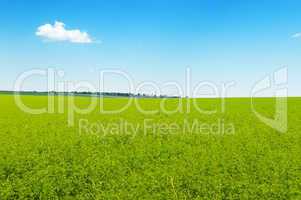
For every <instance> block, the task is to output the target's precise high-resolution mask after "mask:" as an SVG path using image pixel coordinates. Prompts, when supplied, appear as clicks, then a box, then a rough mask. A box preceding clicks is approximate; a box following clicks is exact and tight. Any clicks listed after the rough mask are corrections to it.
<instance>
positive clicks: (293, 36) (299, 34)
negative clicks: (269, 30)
mask: <svg viewBox="0 0 301 200" xmlns="http://www.w3.org/2000/svg"><path fill="white" fill-rule="evenodd" d="M292 38H301V33H295V34H294V35H292Z"/></svg>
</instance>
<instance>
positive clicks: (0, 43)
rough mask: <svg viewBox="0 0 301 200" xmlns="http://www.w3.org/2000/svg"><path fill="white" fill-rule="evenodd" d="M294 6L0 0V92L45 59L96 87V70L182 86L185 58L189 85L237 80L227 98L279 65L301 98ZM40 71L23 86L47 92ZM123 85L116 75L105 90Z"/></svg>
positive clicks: (274, 0)
mask: <svg viewBox="0 0 301 200" xmlns="http://www.w3.org/2000/svg"><path fill="white" fill-rule="evenodd" d="M300 8H301V1H299V0H288V1H285V0H248V1H244V0H236V1H234V0H227V1H226V0H169V1H167V0H150V1H146V0H145V1H143V0H112V1H109V0H107V1H102V0H85V1H84V0H74V1H71V0H51V1H50V0H49V1H47V0H46V1H34V0H28V1H25V0H1V1H0V27H1V31H0V68H1V79H0V80H1V81H0V90H12V89H13V85H14V82H15V80H16V79H17V77H18V75H20V74H21V73H22V72H24V71H28V70H31V69H34V68H39V69H47V68H49V67H52V68H56V69H59V70H63V71H64V72H65V76H64V77H62V78H61V79H60V80H61V81H81V80H87V81H90V82H92V83H94V84H96V85H97V84H98V79H99V73H98V72H99V71H100V70H102V69H121V70H123V71H125V72H127V73H128V74H129V75H130V76H131V77H132V79H133V82H134V83H135V84H136V85H137V84H139V83H141V82H143V81H153V82H155V83H157V84H158V86H159V87H161V86H163V83H165V82H167V81H177V82H178V83H179V84H180V85H181V86H183V88H184V85H185V70H186V68H187V67H188V66H189V68H190V70H191V82H192V83H191V85H192V87H193V86H195V85H196V84H197V83H198V82H200V81H210V82H212V83H214V84H216V85H217V86H219V85H220V84H221V83H223V82H230V81H235V82H236V85H235V86H234V87H233V88H231V89H230V92H229V94H228V96H249V93H250V90H251V88H252V86H253V85H254V84H255V83H256V81H258V80H260V79H261V78H263V77H265V76H266V75H267V74H270V73H273V72H274V71H275V70H277V69H279V68H280V67H283V66H285V67H288V91H289V95H291V96H300V95H301V86H300V85H301V80H300V76H301V34H299V33H301V12H300ZM56 21H57V22H59V23H57V26H55V22H56ZM61 23H64V24H65V26H64V25H63V24H61ZM46 24H48V25H46ZM39 27H40V29H38V28H39ZM41 27H42V28H41ZM44 79H45V78H44ZM44 79H43V78H41V77H36V78H34V77H33V78H32V79H30V80H28V81H27V82H26V84H25V85H24V90H45V89H46V83H45V80H44ZM126 85H127V84H125V81H124V80H119V79H118V78H116V77H115V79H112V80H110V81H108V84H107V85H106V90H108V91H126V90H127V87H126ZM162 90H163V92H164V93H167V94H172V93H173V92H172V89H168V88H165V89H162ZM145 91H146V92H147V89H145ZM150 91H151V89H150Z"/></svg>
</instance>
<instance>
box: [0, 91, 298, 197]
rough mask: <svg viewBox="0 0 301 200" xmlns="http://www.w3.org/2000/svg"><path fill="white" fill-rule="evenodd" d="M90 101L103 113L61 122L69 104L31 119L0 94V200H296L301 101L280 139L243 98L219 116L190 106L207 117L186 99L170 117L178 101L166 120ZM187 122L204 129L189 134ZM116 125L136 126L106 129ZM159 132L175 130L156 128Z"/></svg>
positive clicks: (210, 104) (39, 101)
mask: <svg viewBox="0 0 301 200" xmlns="http://www.w3.org/2000/svg"><path fill="white" fill-rule="evenodd" d="M69 98H71V97H69ZM22 99H23V101H24V102H25V104H26V105H28V106H29V105H30V106H31V107H35V108H42V107H45V106H47V104H48V98H47V97H46V96H22ZM90 100H91V99H90V98H89V97H76V98H75V105H76V106H78V107H80V108H85V107H86V106H87V105H88V104H89V102H90ZM97 101H98V102H100V101H103V105H104V107H102V106H100V105H98V106H97V107H96V108H95V109H93V111H92V112H90V113H87V114H77V113H72V112H71V114H70V110H72V107H70V106H69V107H68V102H69V100H68V97H54V102H53V103H52V105H53V108H54V110H53V112H51V113H46V114H37V115H33V114H29V113H25V112H23V111H21V110H20V108H19V107H17V106H16V104H15V101H14V97H13V96H12V95H9V94H7V95H5V94H2V95H0V110H1V112H0V199H1V200H2V199H210V200H212V199H296V200H297V199H301V112H300V111H301V98H289V99H288V131H287V132H286V133H280V132H278V131H276V130H274V129H273V128H271V127H269V126H267V125H266V124H264V123H263V122H261V121H260V120H258V118H257V117H256V116H255V114H254V113H253V112H252V110H251V100H250V99H249V98H229V99H226V100H225V103H224V106H225V107H224V110H223V109H222V105H223V104H222V100H221V99H198V100H197V104H198V105H199V107H200V108H202V109H203V110H207V111H213V110H215V111H216V112H214V113H211V114H206V113H200V112H198V111H197V110H196V109H195V108H194V107H193V106H192V100H191V99H185V100H183V99H168V100H166V107H167V108H168V109H169V110H173V109H175V108H177V105H178V103H179V101H183V102H182V106H181V107H180V108H181V109H180V110H179V111H176V112H174V113H166V112H163V111H162V110H160V109H159V107H160V101H162V100H161V99H137V102H138V103H139V105H140V106H141V108H143V109H144V110H149V111H150V110H155V112H153V113H150V114H147V113H141V112H139V110H138V108H137V107H136V106H134V104H132V105H131V106H130V107H129V108H127V109H126V110H124V111H123V112H121V113H119V114H104V113H101V110H102V109H103V108H105V110H116V109H117V108H121V107H122V106H123V105H125V104H126V102H127V101H128V99H126V98H104V99H97ZM61 102H63V103H61ZM187 105H188V106H187ZM189 106H190V110H189V109H188V108H187V107H189ZM254 107H255V108H256V110H258V112H260V113H262V114H263V115H265V116H273V114H274V109H275V99H273V98H258V99H256V100H255V101H254ZM101 108H102V109H101ZM73 114H74V115H73ZM70 116H72V117H73V119H72V120H73V121H72V122H73V126H70V124H68V119H69V122H70ZM145 120H148V123H150V124H152V125H154V127H152V128H149V127H147V126H146V124H145ZM195 121H198V122H199V125H202V124H203V125H208V126H207V128H206V126H202V127H201V128H193V127H192V128H191V127H190V128H189V124H193V123H194V122H195ZM81 122H85V127H84V128H82V127H80V126H79V124H80V123H81ZM124 123H127V124H131V125H133V126H134V125H135V126H136V125H137V127H139V128H138V129H135V131H133V130H132V129H130V130H127V131H125V130H124V129H123V128H120V129H118V127H117V128H116V127H114V125H116V124H117V125H118V124H124ZM185 123H188V127H185V126H186V125H185ZM164 124H170V125H172V124H177V125H178V126H179V127H176V128H175V127H174V128H173V129H166V127H165V128H164V127H163V128H162V127H157V126H159V125H164ZM208 127H209V129H210V130H209V129H208ZM216 127H224V128H222V129H223V130H224V131H223V130H218V129H216ZM229 128H230V129H229ZM229 130H230V131H229Z"/></svg>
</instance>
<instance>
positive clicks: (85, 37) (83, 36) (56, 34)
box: [36, 21, 93, 43]
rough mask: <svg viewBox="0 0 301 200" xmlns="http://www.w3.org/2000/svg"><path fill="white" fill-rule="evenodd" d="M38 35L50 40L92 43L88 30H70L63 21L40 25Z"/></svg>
mask: <svg viewBox="0 0 301 200" xmlns="http://www.w3.org/2000/svg"><path fill="white" fill-rule="evenodd" d="M36 35H37V36H39V37H41V38H44V39H46V40H50V41H56V42H60V41H66V42H71V43H92V42H93V40H92V39H91V37H90V36H89V34H88V33H87V32H83V31H81V30H79V29H73V30H71V29H70V30H68V29H66V28H65V24H64V23H63V22H59V21H56V22H55V23H54V25H51V24H44V25H42V26H40V27H38V29H37V31H36Z"/></svg>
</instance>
